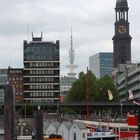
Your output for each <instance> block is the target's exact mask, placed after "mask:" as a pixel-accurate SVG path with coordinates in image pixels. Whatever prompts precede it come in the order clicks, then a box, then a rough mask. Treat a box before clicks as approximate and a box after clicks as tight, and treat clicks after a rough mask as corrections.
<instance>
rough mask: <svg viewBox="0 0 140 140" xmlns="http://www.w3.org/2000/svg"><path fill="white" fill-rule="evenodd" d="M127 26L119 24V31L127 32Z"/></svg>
mask: <svg viewBox="0 0 140 140" xmlns="http://www.w3.org/2000/svg"><path fill="white" fill-rule="evenodd" d="M126 31H127V27H126V26H125V25H119V26H118V32H119V33H126Z"/></svg>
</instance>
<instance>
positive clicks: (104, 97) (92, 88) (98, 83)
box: [66, 71, 119, 102]
mask: <svg viewBox="0 0 140 140" xmlns="http://www.w3.org/2000/svg"><path fill="white" fill-rule="evenodd" d="M108 90H110V91H111V92H112V94H113V101H118V100H119V96H118V92H117V88H116V86H115V84H114V81H113V80H112V79H111V78H110V77H109V76H104V77H103V78H101V79H97V78H96V77H95V75H94V74H93V73H92V72H91V71H88V95H89V101H91V102H92V101H93V100H98V101H109V97H108V92H107V91H108ZM85 100H86V74H84V72H80V73H79V76H78V79H77V80H76V81H75V82H74V83H73V84H72V88H71V89H70V91H69V93H68V95H67V97H66V101H85Z"/></svg>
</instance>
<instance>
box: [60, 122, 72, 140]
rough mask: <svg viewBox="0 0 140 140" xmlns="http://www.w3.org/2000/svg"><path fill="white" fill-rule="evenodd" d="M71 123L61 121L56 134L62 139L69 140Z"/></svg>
mask: <svg viewBox="0 0 140 140" xmlns="http://www.w3.org/2000/svg"><path fill="white" fill-rule="evenodd" d="M71 126H72V123H70V122H62V123H61V125H60V127H59V129H58V134H59V135H61V136H62V137H63V138H64V140H69V137H70V136H69V129H70V128H71Z"/></svg>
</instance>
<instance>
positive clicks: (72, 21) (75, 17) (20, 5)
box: [0, 0, 140, 76]
mask: <svg viewBox="0 0 140 140" xmlns="http://www.w3.org/2000/svg"><path fill="white" fill-rule="evenodd" d="M115 4H116V0H0V68H7V67H8V66H11V67H15V68H16V67H17V68H21V67H23V40H28V41H31V32H34V36H40V33H41V32H43V40H44V41H56V40H60V68H61V69H60V70H61V75H63V76H64V75H67V73H68V72H69V69H68V68H66V65H68V64H69V59H68V52H69V49H70V35H71V26H72V29H73V47H74V50H75V62H74V63H75V64H76V65H78V68H76V69H75V72H76V73H79V72H81V71H86V67H88V65H89V57H90V56H92V55H94V54H96V53H99V52H113V42H112V37H113V35H114V22H115V10H114V8H115ZM128 5H129V8H130V9H129V22H130V35H131V36H132V38H133V39H132V48H131V50H132V62H134V63H135V62H140V46H139V42H140V40H139V37H140V24H139V22H140V14H139V13H140V8H139V7H140V1H139V0H128Z"/></svg>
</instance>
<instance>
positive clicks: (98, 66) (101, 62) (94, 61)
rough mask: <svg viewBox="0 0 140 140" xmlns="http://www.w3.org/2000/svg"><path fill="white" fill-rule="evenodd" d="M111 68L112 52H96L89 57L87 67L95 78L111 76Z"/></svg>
mask: <svg viewBox="0 0 140 140" xmlns="http://www.w3.org/2000/svg"><path fill="white" fill-rule="evenodd" d="M112 68H113V53H109V52H105V53H98V54H95V55H93V56H91V57H89V69H90V70H91V71H92V72H93V73H94V74H95V76H96V77H97V78H101V77H103V76H105V75H108V76H111V75H112Z"/></svg>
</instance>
